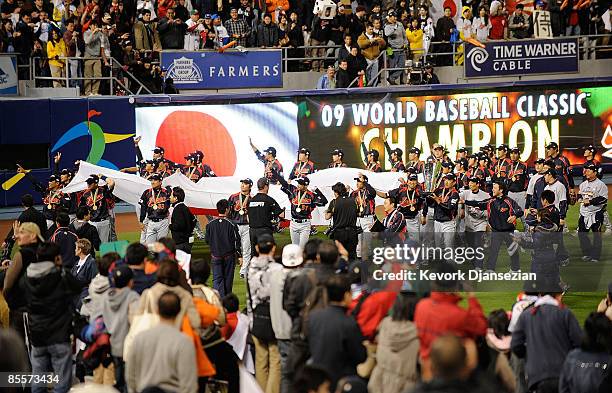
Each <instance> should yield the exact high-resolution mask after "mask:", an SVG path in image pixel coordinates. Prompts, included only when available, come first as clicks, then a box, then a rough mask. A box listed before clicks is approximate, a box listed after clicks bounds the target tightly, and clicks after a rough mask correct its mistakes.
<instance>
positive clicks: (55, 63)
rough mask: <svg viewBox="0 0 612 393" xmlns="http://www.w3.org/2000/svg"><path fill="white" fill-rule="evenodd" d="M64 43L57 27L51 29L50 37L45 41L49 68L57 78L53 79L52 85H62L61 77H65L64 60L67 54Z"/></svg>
mask: <svg viewBox="0 0 612 393" xmlns="http://www.w3.org/2000/svg"><path fill="white" fill-rule="evenodd" d="M67 53H68V51H67V50H66V43H65V42H64V40H63V39H62V37H61V36H60V34H59V32H58V31H57V29H51V39H50V40H49V41H48V42H47V57H48V58H49V68H50V69H51V76H52V77H53V78H58V79H54V80H53V87H63V86H64V81H63V78H65V77H66V74H65V73H66V60H64V59H63V58H64V57H66V56H67Z"/></svg>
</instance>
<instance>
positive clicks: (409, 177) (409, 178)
mask: <svg viewBox="0 0 612 393" xmlns="http://www.w3.org/2000/svg"><path fill="white" fill-rule="evenodd" d="M408 180H419V176H418V175H417V174H416V173H411V174H410V176H408Z"/></svg>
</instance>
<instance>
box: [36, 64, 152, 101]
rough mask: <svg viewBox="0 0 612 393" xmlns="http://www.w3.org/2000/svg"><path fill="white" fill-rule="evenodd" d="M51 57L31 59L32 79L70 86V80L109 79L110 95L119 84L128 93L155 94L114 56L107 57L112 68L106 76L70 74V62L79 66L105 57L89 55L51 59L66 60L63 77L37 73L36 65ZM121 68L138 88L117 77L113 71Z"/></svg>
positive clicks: (127, 78)
mask: <svg viewBox="0 0 612 393" xmlns="http://www.w3.org/2000/svg"><path fill="white" fill-rule="evenodd" d="M48 60H49V59H43V58H41V57H33V58H31V59H30V64H29V67H30V79H31V80H34V81H45V80H47V81H52V82H60V83H64V86H65V87H69V86H70V82H71V81H105V80H106V81H109V88H110V95H115V90H116V87H117V86H119V87H121V88H122V89H123V90H125V92H126V93H128V94H130V95H138V94H153V92H152V91H151V90H150V89H149V88H147V87H146V86H145V85H144V84H142V82H141V81H140V80H138V78H136V77H135V76H134V75H133V74H132V73H131V72H129V71H127V70H126V69H125V68H124V67H123V65H122V64H121V63H120V62H119V61H117V60H116V59H115V58H113V57H107V58H106V60H107V61H108V63H109V64H108V66H107V67H108V68H109V69H110V74H109V75H108V76H104V74H102V76H93V77H86V76H75V75H70V70H69V68H70V67H71V64H70V62H71V61H72V62H77V66H80V65H81V63H83V62H86V61H103V60H104V58H102V57H87V58H83V57H60V58H58V59H51V60H62V61H64V75H63V76H62V77H54V76H40V75H36V72H35V71H36V66H37V65H39V64H40V63H41V61H48ZM119 69H120V70H121V71H120V72H121V73H122V74H123V75H124V78H125V79H126V80H127V81H128V82H130V83H132V87H133V86H136V89H134V91H132V90H130V88H129V87H128V85H129V84H130V83H126V80H122V78H119V77H117V76H116V75H115V74H114V72H113V71H115V70H119ZM102 73H104V69H103V68H102ZM75 87H80V86H79V85H78V84H76V86H75Z"/></svg>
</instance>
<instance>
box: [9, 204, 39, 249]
mask: <svg viewBox="0 0 612 393" xmlns="http://www.w3.org/2000/svg"><path fill="white" fill-rule="evenodd" d="M17 221H18V222H19V223H20V224H23V223H24V222H33V223H34V224H36V225H38V228H39V229H40V233H41V235H43V237H44V238H46V237H47V220H46V219H45V216H44V215H43V214H42V213H41V212H39V211H38V210H36V209H35V208H34V207H28V208H27V209H25V210H24V211H23V212H21V214H20V215H19V217H17ZM13 235H14V233H13V228H11V230H10V231H9V233H8V235H6V239H5V241H6V242H7V243H9V242H11V241H12V240H11V239H12V238H13Z"/></svg>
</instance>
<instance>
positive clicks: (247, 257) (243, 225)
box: [227, 178, 253, 275]
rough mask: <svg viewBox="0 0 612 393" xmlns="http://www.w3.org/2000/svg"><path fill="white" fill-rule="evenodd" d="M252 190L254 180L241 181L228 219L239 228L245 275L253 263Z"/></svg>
mask: <svg viewBox="0 0 612 393" xmlns="http://www.w3.org/2000/svg"><path fill="white" fill-rule="evenodd" d="M251 188H253V180H251V179H249V178H247V179H242V180H240V192H237V193H235V194H232V195H230V197H229V198H227V201H228V202H229V212H228V214H227V216H228V218H229V219H230V220H231V221H232V222H233V223H234V224H236V226H237V227H238V235H239V236H240V248H241V250H242V263H241V264H240V273H241V274H242V275H245V274H246V272H247V270H248V268H249V263H250V261H251V253H252V250H251V235H250V229H249V219H248V217H249V202H250V201H251V198H252V195H251Z"/></svg>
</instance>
